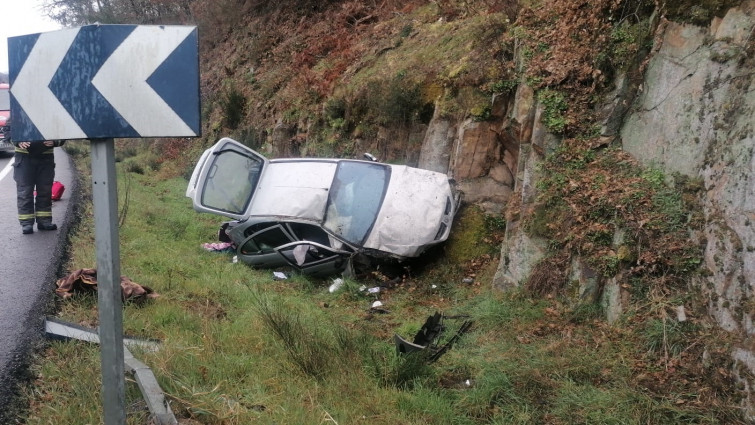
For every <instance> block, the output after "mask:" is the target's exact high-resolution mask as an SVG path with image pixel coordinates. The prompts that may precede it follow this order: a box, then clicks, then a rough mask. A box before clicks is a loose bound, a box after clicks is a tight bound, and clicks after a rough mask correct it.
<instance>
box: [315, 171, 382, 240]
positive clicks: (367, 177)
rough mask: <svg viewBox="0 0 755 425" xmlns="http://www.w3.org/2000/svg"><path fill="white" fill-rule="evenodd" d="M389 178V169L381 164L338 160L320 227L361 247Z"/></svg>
mask: <svg viewBox="0 0 755 425" xmlns="http://www.w3.org/2000/svg"><path fill="white" fill-rule="evenodd" d="M389 179H390V168H388V167H387V166H385V165H383V164H371V163H367V162H357V161H341V162H340V163H339V164H338V169H337V170H336V175H335V178H334V179H333V185H332V186H331V188H330V195H329V196H328V205H327V210H326V215H325V222H324V223H323V226H324V227H325V228H326V229H328V230H329V231H331V232H333V233H334V234H336V235H338V236H340V237H342V238H343V239H345V240H346V241H348V242H351V243H352V244H355V245H360V244H361V243H362V241H363V240H364V239H365V238H366V237H367V233H369V231H370V229H372V225H373V224H374V223H375V219H376V218H377V214H378V212H379V211H380V205H381V204H382V203H383V196H384V195H385V189H386V187H387V185H388V180H389Z"/></svg>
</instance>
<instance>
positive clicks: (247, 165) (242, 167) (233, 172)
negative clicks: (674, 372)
mask: <svg viewBox="0 0 755 425" xmlns="http://www.w3.org/2000/svg"><path fill="white" fill-rule="evenodd" d="M208 161H212V163H211V164H210V167H211V168H210V170H209V172H208V173H207V178H206V180H205V184H204V186H203V187H202V205H203V206H205V207H208V208H214V209H217V210H220V211H224V212H228V213H231V214H237V215H239V214H243V213H244V212H246V209H247V207H248V206H249V201H251V199H252V195H253V194H254V189H255V188H256V186H257V181H258V180H259V178H260V173H261V172H262V165H263V161H262V160H261V159H260V158H257V157H254V156H251V155H249V154H248V153H244V152H242V151H240V150H236V149H233V148H229V149H223V150H220V151H218V152H216V153H215V154H214V157H213V158H210V159H208Z"/></svg>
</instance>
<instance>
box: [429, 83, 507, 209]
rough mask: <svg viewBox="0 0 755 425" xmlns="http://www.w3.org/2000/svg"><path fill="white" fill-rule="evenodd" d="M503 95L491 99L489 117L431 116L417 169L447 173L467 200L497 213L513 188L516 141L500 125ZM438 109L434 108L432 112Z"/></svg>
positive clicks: (502, 125) (504, 104)
mask: <svg viewBox="0 0 755 425" xmlns="http://www.w3.org/2000/svg"><path fill="white" fill-rule="evenodd" d="M507 101H508V99H507V98H497V99H494V100H493V106H494V107H493V117H492V119H490V120H488V121H484V122H475V121H473V120H471V119H470V120H466V121H464V122H462V123H461V124H458V125H456V124H454V122H453V121H452V120H451V119H449V118H444V117H439V116H437V114H436V116H434V117H433V119H432V120H431V122H430V124H429V126H428V129H427V133H426V134H425V138H424V141H423V142H422V148H421V150H420V156H419V161H418V167H419V168H425V169H428V170H434V171H439V172H442V173H448V174H449V176H450V177H453V178H454V179H455V180H456V181H457V182H458V184H459V189H461V190H462V191H463V192H464V199H465V200H466V201H467V202H471V203H474V204H476V205H479V206H480V207H482V208H483V209H484V210H486V211H488V212H491V213H501V211H502V210H503V207H504V206H505V205H506V202H508V200H509V197H510V196H511V193H512V192H513V189H514V175H515V173H516V167H517V161H518V157H519V143H518V142H517V140H516V138H515V137H514V136H512V135H511V134H510V129H509V128H505V127H504V122H506V120H505V118H506V116H505V114H506V111H507V110H508V105H507V104H506V102H507ZM438 109H439V108H436V111H437V110H438Z"/></svg>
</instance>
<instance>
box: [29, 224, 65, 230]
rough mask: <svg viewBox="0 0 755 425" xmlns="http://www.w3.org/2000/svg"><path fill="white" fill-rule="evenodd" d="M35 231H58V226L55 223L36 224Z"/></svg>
mask: <svg viewBox="0 0 755 425" xmlns="http://www.w3.org/2000/svg"><path fill="white" fill-rule="evenodd" d="M30 227H31V226H30ZM37 229H39V230H58V225H57V224H55V223H37Z"/></svg>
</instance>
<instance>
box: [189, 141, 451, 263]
mask: <svg viewBox="0 0 755 425" xmlns="http://www.w3.org/2000/svg"><path fill="white" fill-rule="evenodd" d="M186 196H187V197H190V198H192V200H193V204H194V209H195V210H196V211H199V212H207V213H212V214H218V215H222V216H225V217H230V218H232V219H234V220H233V221H230V222H226V223H224V224H223V226H222V231H221V239H223V238H225V236H226V235H227V237H228V238H229V239H230V241H232V242H233V244H234V246H235V249H236V252H237V255H238V258H239V259H241V260H242V261H244V262H246V263H249V264H251V265H253V266H256V267H271V268H273V267H280V266H291V267H293V268H294V269H297V270H299V271H301V272H302V273H306V274H314V275H328V274H333V273H337V272H342V271H344V270H345V269H347V267H349V266H350V265H351V264H352V263H351V260H352V259H354V258H357V257H359V258H361V259H364V258H367V259H385V258H394V259H398V260H403V259H407V258H411V257H416V256H418V255H420V254H421V253H422V252H424V251H425V250H427V249H428V248H429V247H431V246H433V245H437V244H439V243H441V242H443V241H445V240H446V239H447V238H448V234H449V232H450V230H451V224H452V221H453V217H454V214H455V213H456V209H457V206H458V202H459V199H458V193H457V192H456V191H455V190H454V188H453V185H452V184H451V182H449V179H448V177H447V176H446V175H445V174H441V173H437V172H434V171H428V170H422V169H418V168H413V167H409V166H405V165H391V164H383V163H379V162H374V161H362V160H353V159H322V158H317V159H316V158H296V159H274V160H268V159H267V158H265V157H264V156H262V155H260V154H259V153H257V152H255V151H253V150H251V149H249V148H247V147H246V146H244V145H242V144H241V143H238V142H236V141H235V140H232V139H229V138H223V139H221V140H220V141H218V142H217V143H216V144H215V145H214V146H213V147H212V148H210V149H207V150H206V151H205V152H204V153H203V154H202V156H201V158H200V159H199V162H198V163H197V165H196V167H195V169H194V173H193V175H192V177H191V180H190V182H189V186H188V188H187V190H186Z"/></svg>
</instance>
